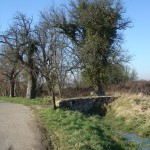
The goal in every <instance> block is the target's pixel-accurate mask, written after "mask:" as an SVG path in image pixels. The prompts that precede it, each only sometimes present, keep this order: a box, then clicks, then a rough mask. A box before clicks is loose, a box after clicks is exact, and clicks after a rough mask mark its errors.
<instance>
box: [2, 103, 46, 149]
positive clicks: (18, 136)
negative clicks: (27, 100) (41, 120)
mask: <svg viewBox="0 0 150 150" xmlns="http://www.w3.org/2000/svg"><path fill="white" fill-rule="evenodd" d="M0 150H46V149H45V147H44V146H43V145H42V142H41V133H40V131H39V129H38V127H37V126H36V122H35V117H34V114H33V112H32V110H31V109H30V108H28V107H27V106H24V105H21V104H12V103H5V102H0Z"/></svg>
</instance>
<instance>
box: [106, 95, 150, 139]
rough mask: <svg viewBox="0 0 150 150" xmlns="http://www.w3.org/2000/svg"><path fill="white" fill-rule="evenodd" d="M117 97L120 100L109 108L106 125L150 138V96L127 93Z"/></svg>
mask: <svg viewBox="0 0 150 150" xmlns="http://www.w3.org/2000/svg"><path fill="white" fill-rule="evenodd" d="M116 96H119V98H118V99H117V100H116V101H115V102H113V103H112V104H111V105H110V106H109V108H108V111H107V115H106V116H105V118H104V119H103V121H104V123H105V124H107V125H108V126H109V127H110V128H112V129H115V130H121V131H126V132H129V133H133V132H134V133H137V134H138V135H140V136H142V137H150V96H145V95H143V94H138V95H133V94H127V93H126V94H125V93H122V94H117V95H116ZM110 124H111V126H110Z"/></svg>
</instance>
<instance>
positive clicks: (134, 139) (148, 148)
mask: <svg viewBox="0 0 150 150" xmlns="http://www.w3.org/2000/svg"><path fill="white" fill-rule="evenodd" d="M115 133H116V134H118V135H120V136H121V137H123V138H124V139H125V140H126V141H127V142H130V143H136V144H138V149H137V150H150V139H148V138H142V137H140V136H138V135H137V134H135V133H132V134H129V133H122V132H115Z"/></svg>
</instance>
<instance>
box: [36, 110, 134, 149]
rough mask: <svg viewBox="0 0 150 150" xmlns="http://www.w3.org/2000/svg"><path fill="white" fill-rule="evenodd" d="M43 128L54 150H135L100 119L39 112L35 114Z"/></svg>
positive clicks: (77, 114) (46, 111) (56, 111)
mask: <svg viewBox="0 0 150 150" xmlns="http://www.w3.org/2000/svg"><path fill="white" fill-rule="evenodd" d="M36 114H37V115H38V117H39V118H40V120H41V122H42V124H43V126H44V127H45V128H46V129H47V132H48V133H49V134H48V135H51V136H50V137H49V138H51V139H52V141H53V146H54V149H61V150H124V149H129V150H131V149H132V150H134V149H136V148H135V145H129V143H126V142H125V141H123V140H122V139H119V138H118V137H117V136H115V135H114V134H113V132H112V130H109V129H108V128H107V127H106V126H105V124H103V123H102V119H101V118H100V117H99V116H96V115H95V116H94V115H93V116H86V115H83V114H82V113H80V112H77V111H76V112H73V111H69V110H67V111H64V110H60V109H57V110H52V109H49V108H42V109H39V110H36Z"/></svg>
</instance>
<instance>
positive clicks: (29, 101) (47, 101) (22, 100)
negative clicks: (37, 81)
mask: <svg viewBox="0 0 150 150" xmlns="http://www.w3.org/2000/svg"><path fill="white" fill-rule="evenodd" d="M0 101H5V102H12V103H18V104H23V105H27V106H31V105H40V104H51V97H44V98H36V99H26V98H22V97H0Z"/></svg>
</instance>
